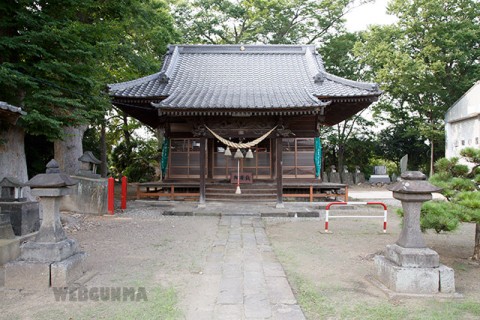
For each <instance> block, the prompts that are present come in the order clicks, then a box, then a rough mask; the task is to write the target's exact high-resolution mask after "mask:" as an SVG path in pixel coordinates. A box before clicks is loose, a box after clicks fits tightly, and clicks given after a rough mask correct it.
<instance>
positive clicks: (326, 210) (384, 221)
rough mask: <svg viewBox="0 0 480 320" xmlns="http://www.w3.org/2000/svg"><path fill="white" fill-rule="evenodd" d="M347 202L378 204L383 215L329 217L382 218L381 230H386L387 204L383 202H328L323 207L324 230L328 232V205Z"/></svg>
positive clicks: (345, 203)
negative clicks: (381, 208)
mask: <svg viewBox="0 0 480 320" xmlns="http://www.w3.org/2000/svg"><path fill="white" fill-rule="evenodd" d="M348 204H364V205H379V206H382V207H383V216H332V217H331V218H383V232H384V233H385V232H387V206H386V205H385V204H384V203H383V202H374V201H371V202H330V203H329V204H327V206H326V207H325V232H328V218H329V216H330V207H331V206H338V205H348Z"/></svg>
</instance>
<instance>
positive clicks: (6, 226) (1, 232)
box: [0, 208, 15, 239]
mask: <svg viewBox="0 0 480 320" xmlns="http://www.w3.org/2000/svg"><path fill="white" fill-rule="evenodd" d="M0 239H15V234H14V233H13V229H12V223H11V222H10V215H9V214H3V213H2V208H0Z"/></svg>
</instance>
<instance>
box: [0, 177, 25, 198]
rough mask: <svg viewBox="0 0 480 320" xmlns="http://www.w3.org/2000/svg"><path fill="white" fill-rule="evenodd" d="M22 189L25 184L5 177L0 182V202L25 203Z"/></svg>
mask: <svg viewBox="0 0 480 320" xmlns="http://www.w3.org/2000/svg"><path fill="white" fill-rule="evenodd" d="M23 187H25V184H24V183H22V182H20V181H19V180H17V179H16V178H13V177H5V178H3V180H2V181H0V188H1V190H2V192H1V194H0V201H2V202H9V201H26V200H27V199H26V198H24V197H23Z"/></svg>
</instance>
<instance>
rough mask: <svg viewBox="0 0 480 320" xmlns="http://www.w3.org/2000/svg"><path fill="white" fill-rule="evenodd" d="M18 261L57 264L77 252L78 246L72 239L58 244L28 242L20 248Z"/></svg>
mask: <svg viewBox="0 0 480 320" xmlns="http://www.w3.org/2000/svg"><path fill="white" fill-rule="evenodd" d="M20 249H21V252H22V253H21V256H20V259H21V260H24V261H38V262H50V263H52V262H58V261H62V260H65V259H67V258H68V257H70V256H72V255H74V254H75V253H76V252H77V249H78V245H77V242H76V241H75V240H73V239H65V240H62V241H59V242H36V241H30V242H27V243H25V244H23V245H22V246H21V248H20Z"/></svg>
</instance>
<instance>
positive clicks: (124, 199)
mask: <svg viewBox="0 0 480 320" xmlns="http://www.w3.org/2000/svg"><path fill="white" fill-rule="evenodd" d="M120 209H122V210H125V209H127V177H125V176H123V177H122V201H121V204H120Z"/></svg>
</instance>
